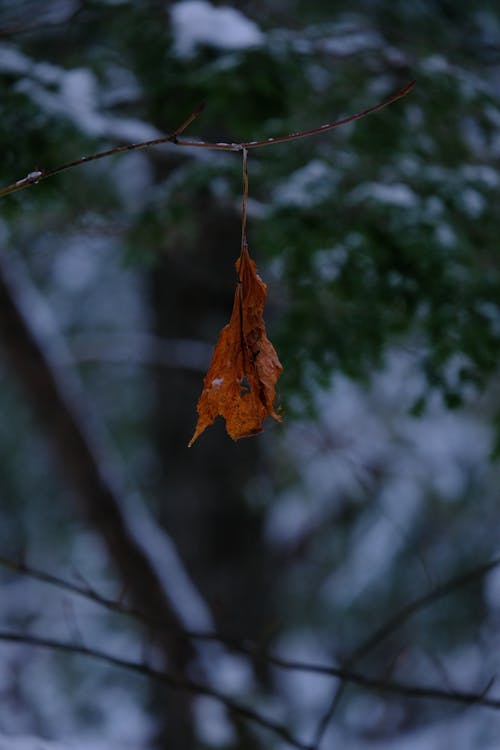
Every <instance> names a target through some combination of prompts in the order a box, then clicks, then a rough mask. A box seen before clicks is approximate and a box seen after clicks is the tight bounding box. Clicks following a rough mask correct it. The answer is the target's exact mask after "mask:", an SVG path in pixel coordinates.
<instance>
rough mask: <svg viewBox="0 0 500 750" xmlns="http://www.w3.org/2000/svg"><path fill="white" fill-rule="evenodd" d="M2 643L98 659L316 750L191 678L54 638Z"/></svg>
mask: <svg viewBox="0 0 500 750" xmlns="http://www.w3.org/2000/svg"><path fill="white" fill-rule="evenodd" d="M0 641H4V642H8V643H18V644H23V645H26V646H35V647H37V648H46V649H50V650H51V651H59V652H64V653H68V654H78V655H80V656H87V657H89V658H91V659H97V660H99V661H102V662H105V663H106V664H109V665H111V666H114V667H118V668H120V669H125V670H127V671H129V672H134V673H135V674H139V675H142V676H143V677H147V678H148V679H150V680H154V681H155V682H159V683H162V684H164V685H167V686H168V687H170V688H173V689H174V690H181V691H184V692H187V693H191V694H194V695H206V696H209V697H210V698H214V699H215V700H217V701H219V703H221V704H222V705H223V706H225V707H226V709H227V710H228V711H230V712H231V713H232V714H234V715H235V716H240V717H241V718H242V719H245V720H246V721H249V722H252V723H253V724H256V725H259V726H260V727H262V728H264V729H267V730H269V731H270V732H272V733H273V734H275V735H276V736H278V737H280V738H281V739H282V740H284V741H285V742H287V743H288V744H289V745H291V746H292V747H296V748H298V749H299V750H312V748H311V746H310V745H309V744H306V743H303V742H301V741H300V740H299V739H297V738H296V737H294V736H293V735H292V734H291V733H290V731H289V730H288V729H287V727H286V726H285V725H283V724H279V723H278V722H275V721H273V720H272V719H269V718H268V717H266V716H264V715H263V714H261V713H259V712H258V711H255V710H254V709H253V708H250V707H249V706H246V705H245V704H243V703H240V702H239V701H236V700H234V699H233V698H230V697H229V696H227V695H225V694H224V693H222V692H221V691H219V690H217V689H216V688H214V687H212V686H209V685H206V684H203V683H201V682H198V681H197V680H193V679H188V678H182V679H181V678H179V677H178V676H176V675H173V674H171V673H169V672H166V671H164V670H159V669H154V668H153V667H150V666H149V665H148V664H144V663H142V662H136V661H131V660H129V659H123V658H121V657H119V656H115V655H113V654H109V653H107V652H106V651H102V650H101V649H95V648H89V647H87V646H84V645H83V644H80V643H68V642H65V641H58V640H56V639H54V638H45V637H41V636H37V635H25V634H21V633H15V632H10V631H0Z"/></svg>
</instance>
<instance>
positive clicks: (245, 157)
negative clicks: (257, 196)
mask: <svg viewBox="0 0 500 750" xmlns="http://www.w3.org/2000/svg"><path fill="white" fill-rule="evenodd" d="M241 155H242V171H243V197H242V201H241V253H242V254H243V252H244V250H245V249H246V248H247V204H248V151H247V149H246V148H245V147H243V149H242V151H241Z"/></svg>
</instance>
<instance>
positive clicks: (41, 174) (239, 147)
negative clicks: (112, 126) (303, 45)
mask: <svg viewBox="0 0 500 750" xmlns="http://www.w3.org/2000/svg"><path fill="white" fill-rule="evenodd" d="M415 83H416V81H411V82H410V83H409V84H407V85H406V86H404V87H403V88H402V89H400V90H399V91H397V92H396V93H395V94H393V95H392V96H390V97H388V98H387V99H384V101H382V102H379V103H378V104H375V105H374V106H373V107H369V108H368V109H365V110H363V111H362V112H357V113H356V114H354V115H349V116H348V117H344V118H342V119H341V120H336V121H335V122H330V123H326V124H325V125H320V126H319V127H316V128H311V129H310V130H304V131H302V132H300V133H289V134H288V135H282V136H276V137H275V138H267V139H266V140H264V141H249V142H247V143H238V142H235V143H222V142H221V143H209V142H207V141H199V140H197V141H191V140H189V141H188V140H180V139H179V138H178V136H179V135H180V134H181V133H182V132H184V130H185V129H186V128H187V127H188V125H190V124H191V123H192V122H193V120H194V119H195V118H196V117H198V115H199V114H201V112H202V111H203V109H204V104H201V105H199V106H198V107H197V108H196V109H195V110H194V111H193V112H192V114H190V115H189V117H188V118H187V119H186V120H185V121H184V122H183V123H182V125H180V126H179V127H178V128H176V129H175V130H174V131H172V133H169V134H168V135H165V136H161V137H160V138H153V139H152V140H150V141H143V142H141V143H130V144H128V145H126V146H116V147H115V148H111V149H108V150H106V151H100V152H99V153H96V154H91V155H90V156H82V157H81V158H80V159H75V160H74V161H70V162H68V163H66V164H62V165H61V166H60V167H55V169H48V170H39V169H37V170H35V171H33V172H30V173H29V174H28V175H26V177H23V178H22V179H20V180H17V181H16V182H13V183H11V184H10V185H6V186H5V187H3V188H0V198H2V197H3V196H5V195H10V194H11V193H15V192H17V191H18V190H23V189H24V188H26V187H30V186H31V185H36V184H38V183H39V182H41V181H42V180H46V179H48V178H49V177H54V176H55V175H57V174H60V173H61V172H65V171H66V170H68V169H72V168H73V167H79V166H81V165H82V164H88V163H89V162H92V161H97V160H98V159H105V158H107V157H108V156H114V155H115V154H121V153H124V152H127V151H139V150H141V149H145V148H150V147H151V146H159V145H161V144H164V143H173V144H174V145H175V146H187V147H190V148H209V149H212V150H215V151H238V152H240V151H243V150H244V149H253V148H260V147H261V146H272V145H275V144H277V143H285V142H286V141H294V140H297V139H298V138H308V137H309V136H312V135H319V134H320V133H326V132H328V131H329V130H333V129H334V128H339V127H341V126H342V125H347V124H348V123H350V122H354V121H355V120H360V119H361V118H363V117H367V116H368V115H371V114H372V113H373V112H378V110H380V109H383V108H384V107H387V106H388V105H389V104H392V103H393V102H395V101H397V100H398V99H401V98H402V97H403V96H406V94H408V93H409V92H410V91H411V90H412V88H413V87H414V86H415Z"/></svg>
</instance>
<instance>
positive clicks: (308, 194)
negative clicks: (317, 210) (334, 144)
mask: <svg viewBox="0 0 500 750" xmlns="http://www.w3.org/2000/svg"><path fill="white" fill-rule="evenodd" d="M335 184H336V181H335V173H334V170H333V169H332V167H330V166H329V165H328V164H327V163H326V162H324V161H322V160H321V159H313V160H312V161H310V162H309V163H308V164H306V165H305V166H304V167H301V168H300V169H297V170H296V171H295V172H292V174H291V175H289V176H288V177H287V178H286V180H283V181H282V182H281V183H279V184H278V185H277V186H276V188H275V189H274V194H273V200H274V202H275V203H277V204H278V205H288V206H304V207H310V206H314V205H315V204H316V203H320V202H321V201H322V200H324V199H325V198H327V197H328V196H329V195H331V193H332V191H333V189H334V187H335Z"/></svg>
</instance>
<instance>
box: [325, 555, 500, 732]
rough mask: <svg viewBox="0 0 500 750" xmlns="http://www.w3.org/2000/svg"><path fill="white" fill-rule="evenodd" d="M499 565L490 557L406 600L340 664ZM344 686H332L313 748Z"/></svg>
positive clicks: (365, 651) (348, 662) (361, 654)
mask: <svg viewBox="0 0 500 750" xmlns="http://www.w3.org/2000/svg"><path fill="white" fill-rule="evenodd" d="M499 565H500V557H494V558H493V559H492V560H490V561H489V562H486V563H482V564H481V565H478V566H477V567H476V568H473V569H472V570H469V571H467V572H466V573H464V574H462V575H459V576H456V577H455V578H452V579H451V580H449V581H446V582H445V583H443V584H441V585H439V586H436V587H435V588H434V589H432V590H431V591H429V592H427V593H426V594H423V595H422V596H420V597H418V598H417V599H414V600H413V601H412V602H409V603H408V604H406V605H405V606H404V607H402V608H401V609H400V610H399V611H398V612H396V613H395V614H394V615H392V617H390V618H389V619H388V620H386V622H384V623H382V625H380V627H378V628H377V629H376V630H375V631H374V632H372V633H371V634H370V635H369V636H368V637H367V638H366V639H365V640H364V641H363V642H362V643H361V644H360V645H359V646H358V648H357V649H356V650H355V651H353V653H352V654H351V655H350V656H349V658H348V659H345V660H344V662H343V664H342V667H343V668H344V667H345V668H347V669H349V668H351V667H353V666H354V665H355V664H356V663H357V662H358V661H359V660H360V659H361V658H363V657H364V656H366V655H367V654H368V653H370V651H373V650H374V649H375V648H376V647H377V646H379V645H380V644H381V643H382V642H383V641H385V640H386V638H388V637H389V636H390V635H392V634H393V633H394V632H395V631H396V630H398V628H400V627H401V626H402V625H404V623H405V622H407V620H409V619H410V617H412V616H413V615H414V614H416V613H417V612H421V611H422V610H423V609H425V608H426V607H429V606H430V605H431V604H433V603H434V602H436V601H438V600H439V599H443V598H444V597H446V596H448V595H449V594H452V593H453V592H454V591H457V590H458V589H461V588H463V587H464V586H467V585H469V584H470V583H473V582H474V581H476V580H477V579H478V578H483V577H484V576H485V575H486V574H487V573H489V572H490V571H491V570H493V569H494V568H497V567H498V566H499ZM344 688H345V685H344V684H340V685H339V686H338V687H337V688H336V690H335V692H334V694H333V697H332V700H331V703H330V705H329V707H328V709H327V710H326V711H325V713H324V715H323V717H322V718H321V720H320V722H319V724H318V728H317V730H316V735H315V741H314V746H315V747H319V745H320V744H321V740H322V738H323V736H324V734H325V732H326V729H327V727H328V724H329V723H330V721H331V720H332V718H333V715H334V713H335V711H336V709H337V706H338V704H339V703H340V699H341V697H342V694H343V692H344Z"/></svg>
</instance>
